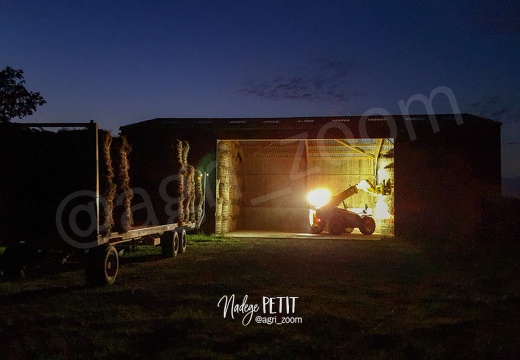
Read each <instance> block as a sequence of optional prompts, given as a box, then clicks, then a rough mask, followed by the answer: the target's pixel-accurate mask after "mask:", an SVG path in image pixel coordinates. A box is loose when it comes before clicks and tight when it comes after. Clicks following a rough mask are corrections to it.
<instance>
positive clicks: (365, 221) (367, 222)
mask: <svg viewBox="0 0 520 360" xmlns="http://www.w3.org/2000/svg"><path fill="white" fill-rule="evenodd" d="M359 231H361V233H362V234H363V235H372V234H373V233H374V231H376V222H375V221H374V219H373V218H371V217H370V216H365V217H362V218H361V222H360V224H359Z"/></svg>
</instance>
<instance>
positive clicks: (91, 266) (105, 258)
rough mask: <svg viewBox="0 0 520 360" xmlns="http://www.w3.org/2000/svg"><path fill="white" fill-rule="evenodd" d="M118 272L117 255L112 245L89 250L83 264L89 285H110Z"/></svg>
mask: <svg viewBox="0 0 520 360" xmlns="http://www.w3.org/2000/svg"><path fill="white" fill-rule="evenodd" d="M118 273H119V256H118V254H117V250H116V248H115V247H114V246H112V245H102V246H98V247H95V248H93V249H90V250H89V253H88V256H87V261H86V264H85V277H86V280H87V283H89V284H90V285H94V286H98V285H112V284H113V283H114V282H115V281H116V278H117V274H118Z"/></svg>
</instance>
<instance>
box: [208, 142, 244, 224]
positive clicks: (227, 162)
mask: <svg viewBox="0 0 520 360" xmlns="http://www.w3.org/2000/svg"><path fill="white" fill-rule="evenodd" d="M218 154H219V157H218V161H217V173H218V180H217V204H216V210H215V217H216V223H215V231H216V233H217V234H219V233H227V232H230V231H233V230H236V229H238V228H239V227H240V224H239V223H238V219H239V217H240V216H239V215H240V209H241V207H240V199H241V193H240V188H241V186H240V181H239V176H238V173H239V172H238V171H237V169H238V168H239V167H240V163H241V159H242V157H241V156H240V144H239V143H238V142H237V141H219V143H218Z"/></svg>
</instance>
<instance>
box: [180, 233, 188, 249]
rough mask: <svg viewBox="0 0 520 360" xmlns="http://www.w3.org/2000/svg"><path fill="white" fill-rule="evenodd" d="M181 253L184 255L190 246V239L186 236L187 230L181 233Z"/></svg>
mask: <svg viewBox="0 0 520 360" xmlns="http://www.w3.org/2000/svg"><path fill="white" fill-rule="evenodd" d="M178 234H179V252H180V253H181V254H184V253H185V252H186V247H187V245H188V237H187V236H186V230H185V229H182V230H180V231H179V233H178Z"/></svg>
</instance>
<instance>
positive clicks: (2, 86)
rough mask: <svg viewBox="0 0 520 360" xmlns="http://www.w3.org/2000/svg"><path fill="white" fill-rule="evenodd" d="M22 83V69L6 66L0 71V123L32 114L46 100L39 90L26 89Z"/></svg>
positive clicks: (23, 81)
mask: <svg viewBox="0 0 520 360" xmlns="http://www.w3.org/2000/svg"><path fill="white" fill-rule="evenodd" d="M24 83H25V80H24V78H23V70H16V69H13V68H11V67H9V66H7V67H6V68H5V69H3V70H2V71H0V123H6V122H9V121H11V119H12V118H15V117H18V118H20V119H21V118H23V117H25V116H28V115H32V114H33V113H34V112H35V111H36V107H37V106H41V105H43V104H45V103H46V102H47V101H45V99H44V98H43V97H42V96H41V95H40V93H39V92H32V91H28V90H27V89H26V88H25V86H24Z"/></svg>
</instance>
